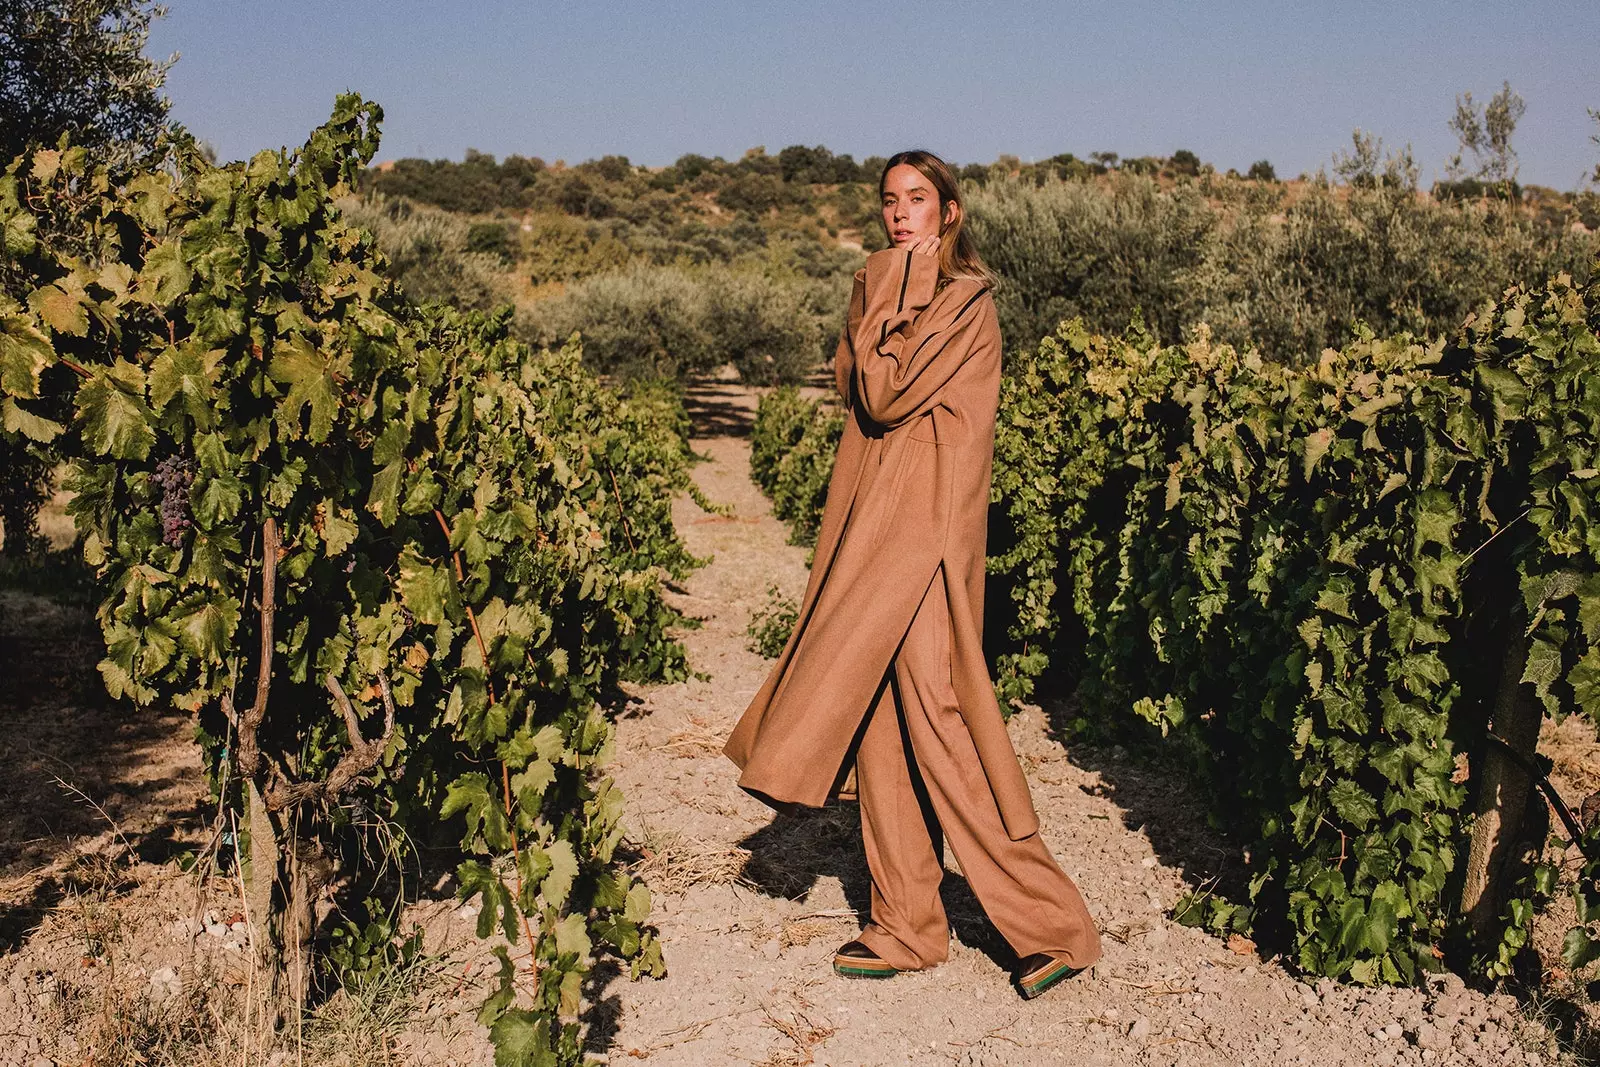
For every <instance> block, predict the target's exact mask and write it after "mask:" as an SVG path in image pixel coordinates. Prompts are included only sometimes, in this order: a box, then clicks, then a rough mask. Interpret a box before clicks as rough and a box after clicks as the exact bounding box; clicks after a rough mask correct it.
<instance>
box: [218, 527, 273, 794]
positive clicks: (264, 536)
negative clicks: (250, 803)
mask: <svg viewBox="0 0 1600 1067" xmlns="http://www.w3.org/2000/svg"><path fill="white" fill-rule="evenodd" d="M279 544H280V541H279V539H278V520H277V519H274V518H268V519H267V521H266V522H265V523H263V524H262V527H261V656H260V659H259V660H258V661H257V665H256V701H255V703H254V704H252V705H251V706H250V707H249V708H248V709H247V710H246V711H245V713H244V714H243V715H242V716H239V717H238V718H237V721H236V723H235V725H236V728H237V729H238V731H239V773H240V775H242V776H243V777H246V778H254V777H255V775H256V772H257V771H258V770H260V768H261V749H260V746H259V744H258V740H257V735H258V734H259V733H260V730H261V724H262V722H263V721H265V719H266V717H267V695H268V693H269V692H270V690H271V688H272V620H273V616H274V615H275V614H276V613H277V593H278V546H279ZM231 711H232V701H231V700H229V701H228V703H227V704H225V705H224V706H223V712H224V713H225V714H226V713H229V712H231ZM232 717H233V716H232V715H230V718H232Z"/></svg>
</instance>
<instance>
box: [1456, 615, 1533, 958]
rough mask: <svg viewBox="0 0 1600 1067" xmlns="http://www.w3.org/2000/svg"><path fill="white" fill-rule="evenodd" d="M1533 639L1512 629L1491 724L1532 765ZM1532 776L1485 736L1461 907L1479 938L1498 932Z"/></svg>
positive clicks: (1531, 789) (1530, 790) (1501, 669)
mask: <svg viewBox="0 0 1600 1067" xmlns="http://www.w3.org/2000/svg"><path fill="white" fill-rule="evenodd" d="M1527 659H1528V638H1527V636H1526V635H1525V634H1523V633H1522V631H1521V628H1520V627H1517V628H1515V629H1514V630H1513V632H1512V634H1511V636H1510V639H1509V640H1508V641H1507V643H1506V651H1505V659H1504V661H1503V662H1502V663H1501V666H1500V684H1499V687H1498V689H1497V690H1496V692H1495V702H1494V709H1493V712H1492V714H1491V717H1490V721H1489V726H1490V729H1491V730H1493V731H1494V733H1495V734H1496V735H1498V736H1499V737H1500V738H1502V739H1503V740H1504V741H1506V742H1507V743H1508V744H1509V745H1510V746H1511V748H1512V750H1513V751H1514V752H1516V753H1517V754H1518V755H1520V756H1522V757H1524V758H1525V759H1526V760H1527V761H1528V762H1529V763H1530V764H1531V763H1532V762H1533V756H1534V751H1535V749H1536V748H1537V747H1538V744H1539V727H1540V726H1541V725H1542V724H1543V721H1544V708H1543V706H1542V705H1540V703H1539V700H1538V698H1537V697H1536V696H1535V694H1534V691H1533V686H1531V685H1528V684H1527V683H1525V682H1523V681H1522V673H1523V670H1524V669H1525V668H1526V666H1527ZM1532 792H1533V779H1532V777H1531V776H1530V775H1529V774H1528V772H1527V771H1525V770H1523V769H1522V767H1520V766H1518V765H1517V763H1516V762H1514V761H1513V760H1512V758H1511V757H1510V756H1509V755H1507V754H1506V753H1505V751H1504V750H1503V749H1502V748H1501V747H1500V746H1499V745H1498V744H1496V743H1495V742H1493V741H1487V740H1486V741H1485V742H1484V747H1483V769H1482V772H1481V774H1480V775H1479V779H1478V802H1477V807H1476V811H1475V815H1476V819H1475V821H1474V822H1473V826H1472V844H1471V848H1470V850H1469V851H1468V853H1467V867H1466V878H1465V881H1464V883H1463V885H1462V887H1461V912H1462V914H1464V915H1465V916H1466V917H1467V922H1468V925H1469V926H1470V927H1471V930H1472V934H1473V937H1474V938H1475V939H1477V940H1478V941H1479V942H1480V943H1481V942H1483V941H1485V940H1487V939H1488V938H1491V937H1493V936H1494V934H1495V932H1496V929H1497V927H1498V925H1499V922H1500V905H1501V901H1502V899H1503V890H1504V886H1503V885H1502V882H1503V879H1504V876H1505V873H1506V869H1507V862H1508V861H1509V860H1510V859H1511V857H1512V854H1513V852H1514V851H1515V849H1516V846H1517V841H1518V839H1519V837H1520V835H1521V831H1522V822H1523V817H1524V815H1525V814H1526V812H1527V807H1528V798H1529V797H1530V795H1531V794H1532Z"/></svg>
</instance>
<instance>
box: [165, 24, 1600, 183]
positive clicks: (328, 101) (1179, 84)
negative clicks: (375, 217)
mask: <svg viewBox="0 0 1600 1067" xmlns="http://www.w3.org/2000/svg"><path fill="white" fill-rule="evenodd" d="M167 2H168V5H169V7H170V14H169V15H168V17H167V18H166V19H165V20H162V21H161V22H158V23H157V24H156V25H155V27H154V29H153V31H152V34H151V43H150V52H151V54H152V55H156V56H165V55H167V54H169V53H171V52H173V51H178V52H180V53H181V54H182V58H180V59H179V61H178V64H177V66H176V67H174V68H173V70H172V72H171V74H170V75H169V77H168V80H167V88H168V93H169V95H170V96H171V98H172V101H173V109H174V113H175V115H176V117H177V118H178V119H179V120H180V121H182V122H184V123H185V124H187V125H188V126H189V127H190V129H192V130H193V131H194V132H195V133H196V134H197V135H198V136H200V137H202V138H204V139H206V140H208V141H210V142H211V143H212V144H213V145H215V146H216V147H217V150H218V152H219V153H220V154H221V155H222V156H223V157H224V158H229V159H231V158H237V157H241V156H247V155H249V154H250V153H252V152H254V151H256V150H258V149H260V148H264V147H277V146H279V145H283V144H297V143H299V142H300V141H301V140H302V139H303V138H304V136H305V133H306V131H307V130H309V129H310V128H311V127H313V126H315V125H316V124H318V123H319V122H321V121H322V120H323V119H325V118H326V117H327V115H328V113H329V111H330V110H331V109H332V105H333V98H334V96H335V95H336V94H337V93H339V92H341V91H344V90H355V91H357V92H359V93H361V94H362V95H363V96H365V97H367V98H369V99H372V100H376V101H378V102H379V103H380V104H382V105H383V108H384V112H385V116H386V118H385V122H384V136H383V147H382V150H381V151H380V153H379V157H380V158H385V159H392V158H397V157H401V156H425V157H429V158H451V159H460V158H461V156H462V154H463V152H464V151H465V150H466V149H467V148H469V147H470V148H476V149H478V150H479V151H483V152H490V153H493V154H494V155H497V156H505V155H508V154H511V153H521V154H524V155H536V156H540V157H543V158H544V159H545V160H547V161H554V160H556V159H565V160H567V161H568V162H569V163H575V162H578V161H579V160H582V159H588V158H594V157H598V156H601V155H607V154H613V153H614V154H619V155H625V156H627V157H628V158H629V159H631V160H632V161H634V162H635V163H646V164H651V165H657V164H664V163H670V162H671V161H672V160H673V159H675V158H677V157H678V156H680V155H682V154H683V153H686V152H698V153H701V154H703V155H720V156H724V157H726V158H729V159H736V158H738V157H739V156H740V155H741V154H742V153H743V152H744V150H745V149H747V148H749V147H751V146H753V145H758V144H760V145H765V146H766V147H767V149H768V151H771V152H776V151H777V150H778V149H779V148H782V147H783V146H785V145H790V144H807V145H813V144H824V145H827V146H828V147H829V148H831V149H833V150H834V151H836V152H850V153H852V154H854V155H855V156H856V158H858V159H860V158H863V157H865V156H868V155H887V154H889V153H891V152H893V151H895V150H897V149H900V148H903V147H908V146H912V145H916V146H921V147H926V148H930V149H932V150H934V151H936V152H939V153H941V154H942V155H944V156H946V157H947V158H949V159H952V160H954V161H957V162H973V161H981V162H988V161H991V160H993V159H994V158H995V157H996V156H998V155H999V154H1001V153H1012V154H1015V155H1018V156H1021V157H1022V158H1023V159H1036V158H1042V157H1045V156H1050V155H1053V154H1055V153H1057V152H1074V153H1076V154H1077V155H1079V156H1086V155H1087V154H1088V153H1090V152H1092V151H1096V150H1110V151H1114V152H1118V153H1120V154H1121V155H1123V156H1137V155H1170V154H1171V153H1172V152H1173V151H1174V150H1176V149H1178V148H1189V149H1192V150H1193V151H1195V152H1196V153H1198V154H1199V156H1200V158H1202V159H1204V160H1207V161H1209V162H1212V163H1214V164H1216V165H1217V166H1218V167H1219V168H1221V169H1226V168H1227V167H1237V168H1239V169H1240V170H1243V169H1244V168H1246V167H1248V166H1249V165H1250V163H1251V162H1252V161H1254V160H1257V159H1261V158H1266V159H1269V160H1271V161H1272V163H1273V164H1274V165H1275V166H1276V168H1277V170H1278V173H1279V174H1280V175H1281V176H1293V175H1295V174H1297V173H1299V172H1301V171H1314V170H1315V169H1316V168H1317V167H1318V166H1320V165H1323V164H1325V163H1327V162H1328V161H1329V160H1330V158H1331V157H1332V155H1333V153H1334V151H1335V150H1337V149H1341V148H1344V147H1347V146H1348V145H1349V141H1350V131H1351V130H1352V129H1353V128H1355V127H1357V126H1359V127H1362V128H1363V129H1367V130H1371V131H1373V132H1376V133H1378V134H1379V135H1381V136H1382V137H1383V138H1384V139H1385V142H1386V144H1389V145H1395V146H1399V145H1403V144H1405V143H1407V142H1409V143H1410V144H1411V145H1412V148H1413V151H1414V152H1415V154H1416V156H1417V159H1418V161H1419V162H1420V163H1421V164H1422V166H1423V177H1424V180H1425V181H1426V180H1429V179H1431V178H1433V177H1437V176H1440V174H1441V172H1442V171H1443V168H1444V163H1445V160H1446V159H1447V158H1448V157H1449V155H1450V153H1451V151H1452V150H1453V147H1454V138H1453V135H1452V134H1451V133H1450V131H1449V129H1448V128H1447V127H1446V121H1447V120H1448V119H1449V117H1450V115H1451V114H1452V112H1453V109H1454V102H1455V97H1456V94H1457V93H1459V92H1462V91H1464V90H1471V91H1472V92H1473V95H1474V97H1475V98H1476V99H1478V100H1480V101H1487V100H1488V98H1489V97H1490V96H1491V95H1492V94H1493V93H1494V91H1495V90H1496V89H1498V88H1499V87H1500V84H1501V82H1502V81H1505V80H1510V82H1511V84H1512V87H1513V88H1515V89H1516V90H1517V91H1518V92H1520V93H1521V94H1522V96H1523V97H1524V99H1525V100H1526V101H1527V114H1526V116H1525V117H1524V118H1523V120H1522V123H1521V125H1520V126H1519V127H1518V129H1517V134H1516V138H1515V140H1514V142H1513V143H1514V145H1515V146H1516V148H1517V150H1518V153H1519V155H1520V157H1521V161H1522V172H1521V177H1522V180H1523V181H1524V182H1536V183H1539V184H1545V185H1554V186H1557V187H1559V188H1563V189H1570V188H1573V187H1574V186H1575V185H1576V184H1577V183H1578V181H1579V179H1580V177H1581V176H1582V175H1584V174H1585V173H1587V172H1589V171H1591V170H1593V168H1594V165H1595V163H1596V162H1597V161H1600V146H1597V145H1595V144H1594V143H1593V142H1591V141H1590V139H1589V138H1590V135H1591V134H1592V133H1595V132H1600V126H1596V125H1595V124H1594V123H1593V122H1591V121H1590V120H1589V118H1588V116H1587V114H1586V112H1585V108H1586V107H1594V108H1600V0H1520V2H1511V3H1508V2H1506V0H1450V2H1438V0H1383V2H1378V0H1313V2H1307V0H1278V2H1270V0H1236V2H1229V3H1216V2H1213V3H1205V4H1202V3H1189V4H1180V3H1170V2H1169V3H1158V2H1151V0H1101V2H1098V3H1082V2H1062V0H1055V2H1052V0H1027V2H1016V3H1003V2H994V3H987V4H979V3H952V2H937V0H930V2H925V3H921V4H917V5H907V6H900V5H889V4H872V3H863V2H861V0H854V2H836V0H814V2H810V3H804V2H802V3H795V2H790V3H782V4H778V3H767V2H762V0H746V2H744V3H735V2H733V0H706V2H702V3H696V4H688V3H679V2H674V0H657V2H654V3H645V2H636V0H627V2H622V0H609V2H608V0H599V2H596V0H589V2H584V0H577V2H571V0H569V2H567V3H559V4H555V3H532V2H522V3H515V2H511V0H456V2H454V3H445V2H437V0H436V2H432V3H417V2H414V0H385V2H378V0H271V2H263V0H249V2H246V0H167Z"/></svg>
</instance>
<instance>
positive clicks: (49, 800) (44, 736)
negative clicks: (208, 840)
mask: <svg viewBox="0 0 1600 1067" xmlns="http://www.w3.org/2000/svg"><path fill="white" fill-rule="evenodd" d="M103 655H104V644H103V641H102V638H101V635H100V629H99V626H98V625H97V624H96V623H95V620H94V617H93V615H92V613H91V611H90V609H89V608H88V607H87V606H83V605H79V604H73V603H61V602H57V601H56V600H53V599H51V598H48V597H44V596H39V595H35V594H32V593H22V592H16V591H9V590H8V591H3V592H0V678H4V679H5V682H4V684H3V685H0V766H3V767H4V768H5V773H4V774H3V775H0V952H6V951H11V950H12V949H14V948H16V947H17V946H18V945H19V944H21V942H22V941H23V940H24V939H25V938H26V936H27V934H28V932H29V931H30V930H31V929H32V928H33V927H34V926H36V925H37V924H38V922H39V920H40V919H41V918H42V917H43V915H44V913H45V912H46V911H47V910H48V909H49V908H51V907H53V906H54V905H55V904H57V903H58V902H59V901H60V900H61V898H62V896H63V893H64V887H63V885H62V882H63V880H67V881H70V879H71V878H72V877H73V865H74V864H75V863H77V862H78V861H80V860H81V859H82V858H83V857H82V854H81V851H80V850H81V848H82V846H83V845H84V844H86V843H87V842H89V841H90V840H91V839H95V838H100V839H101V840H102V841H104V840H106V838H107V835H109V836H110V840H111V841H112V842H114V843H115V844H116V845H117V846H126V849H127V850H128V851H129V852H131V853H132V856H125V857H124V858H125V859H133V858H135V857H136V858H137V859H138V860H143V861H145V862H150V863H164V862H166V861H167V860H169V859H171V858H172V857H173V856H175V855H177V854H178V853H180V852H182V851H183V850H185V849H187V848H191V847H193V842H194V839H195V837H196V836H197V835H198V834H199V833H200V832H201V831H203V829H204V827H205V825H206V823H207V822H208V821H209V817H208V815H207V813H206V812H205V811H204V810H203V805H202V803H201V798H202V797H203V794H204V781H203V779H202V778H201V776H200V773H199V760H198V758H197V754H196V750H195V745H194V741H193V739H192V738H193V726H192V723H191V721H190V719H189V717H188V716H186V715H182V714H179V713H176V712H159V711H156V710H154V709H141V708H136V707H134V706H133V705H132V704H131V703H127V702H119V701H114V700H112V699H111V698H110V697H109V696H108V695H107V694H106V691H105V688H104V686H103V685H102V683H101V680H100V673H99V671H98V670H97V669H96V666H95V665H96V664H97V663H98V662H99V660H100V659H101V657H102V656H103Z"/></svg>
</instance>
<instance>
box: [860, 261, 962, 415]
mask: <svg viewBox="0 0 1600 1067" xmlns="http://www.w3.org/2000/svg"><path fill="white" fill-rule="evenodd" d="M863 275H864V278H863V281H862V282H861V283H860V284H858V285H857V286H856V291H855V292H854V293H853V294H852V296H851V307H850V322H849V326H848V327H847V330H846V335H845V340H846V341H848V342H849V347H850V356H851V359H850V363H851V364H852V368H851V370H852V378H853V384H854V386H855V397H856V400H857V401H858V402H859V403H860V404H861V406H862V408H863V409H864V410H865V411H866V414H867V416H868V417H869V418H871V419H872V421H873V422H876V423H878V424H879V425H880V426H885V427H890V428H892V427H894V426H897V425H899V424H900V423H902V422H904V421H906V420H907V419H909V418H911V417H912V416H914V415H918V414H920V413H921V412H922V411H924V410H926V409H927V407H928V406H929V402H930V401H931V400H932V399H933V398H934V396H936V395H937V394H938V392H939V390H940V389H941V388H943V386H944V385H945V383H946V382H948V381H949V380H950V379H951V378H952V377H953V376H954V375H955V373H956V371H957V370H959V369H960V368H961V365H962V363H964V362H965V361H966V359H967V358H968V357H969V356H971V355H972V353H973V352H974V351H975V350H976V349H977V348H978V343H977V342H978V340H979V333H980V331H981V330H982V328H983V326H982V323H983V320H984V315H983V308H982V307H981V306H980V301H979V299H978V298H979V297H981V296H982V295H983V294H984V293H985V292H986V291H987V290H985V289H984V288H983V287H982V286H979V285H976V284H973V283H951V286H950V287H949V288H948V289H947V290H946V291H945V293H944V294H943V298H942V299H941V300H940V301H939V302H938V305H937V306H936V307H930V305H933V304H934V303H935V301H934V297H935V294H936V292H937V284H938V280H939V262H938V260H937V259H936V258H935V257H933V256H924V255H918V254H917V253H914V252H902V251H900V250H899V249H892V248H891V249H884V250H883V251H880V252H874V253H873V254H872V255H870V256H868V257H867V267H866V270H865V271H864V272H863ZM835 369H836V372H837V373H838V374H839V379H840V385H841V386H843V385H844V374H843V372H842V370H840V364H838V363H837V362H836V365H835Z"/></svg>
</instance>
